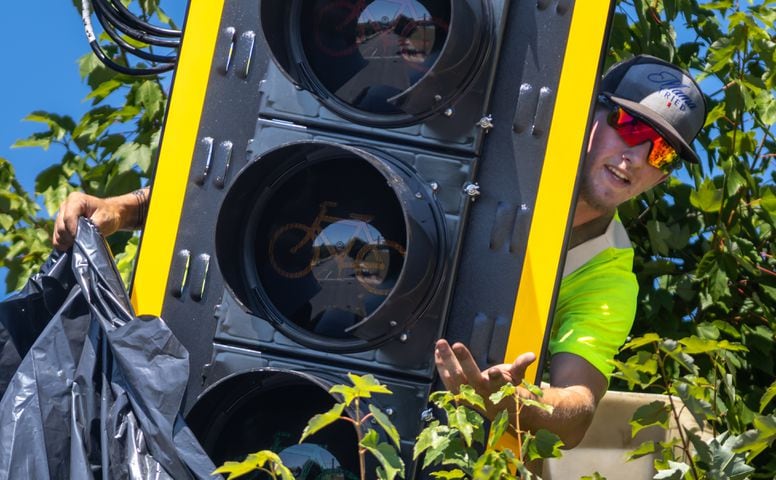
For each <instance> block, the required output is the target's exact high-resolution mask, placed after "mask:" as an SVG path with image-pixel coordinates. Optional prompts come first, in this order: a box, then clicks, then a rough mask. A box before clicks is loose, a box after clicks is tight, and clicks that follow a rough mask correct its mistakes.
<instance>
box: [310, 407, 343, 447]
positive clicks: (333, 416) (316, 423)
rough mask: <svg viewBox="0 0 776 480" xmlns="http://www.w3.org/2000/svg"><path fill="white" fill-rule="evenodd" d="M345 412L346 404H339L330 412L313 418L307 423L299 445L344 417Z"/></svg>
mask: <svg viewBox="0 0 776 480" xmlns="http://www.w3.org/2000/svg"><path fill="white" fill-rule="evenodd" d="M343 410H345V404H344V403H337V404H335V405H334V406H333V407H331V410H329V411H328V412H326V413H319V414H317V415H315V416H313V418H311V419H310V421H309V422H307V426H306V427H304V431H302V437H301V438H300V439H299V443H302V442H303V441H304V439H305V438H307V437H309V436H310V435H312V434H314V433H316V432H317V431H318V430H320V429H322V428H323V427H326V426H328V425H331V424H332V423H334V422H336V421H337V420H339V418H340V417H341V416H342V412H343Z"/></svg>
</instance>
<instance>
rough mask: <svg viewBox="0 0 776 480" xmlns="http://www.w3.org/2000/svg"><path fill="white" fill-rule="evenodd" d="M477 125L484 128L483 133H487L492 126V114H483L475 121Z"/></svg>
mask: <svg viewBox="0 0 776 480" xmlns="http://www.w3.org/2000/svg"><path fill="white" fill-rule="evenodd" d="M477 126H478V127H480V128H481V129H483V130H485V133H487V132H488V131H489V130H490V129H491V128H493V116H492V115H490V114H488V115H485V116H484V117H482V118H481V119H480V121H479V122H477Z"/></svg>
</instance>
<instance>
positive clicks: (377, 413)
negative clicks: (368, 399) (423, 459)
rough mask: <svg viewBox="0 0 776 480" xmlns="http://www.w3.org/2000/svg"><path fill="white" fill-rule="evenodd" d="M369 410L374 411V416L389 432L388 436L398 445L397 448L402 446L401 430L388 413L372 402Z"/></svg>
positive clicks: (387, 432)
mask: <svg viewBox="0 0 776 480" xmlns="http://www.w3.org/2000/svg"><path fill="white" fill-rule="evenodd" d="M369 411H370V412H372V416H373V417H374V419H375V420H376V421H377V423H378V424H379V425H380V426H381V427H382V428H383V430H385V433H386V434H388V438H390V439H391V441H392V442H393V444H394V445H396V448H401V445H400V444H399V432H398V431H397V430H396V427H395V426H394V425H393V423H392V422H391V420H390V419H389V418H388V415H386V414H385V413H383V411H382V410H380V409H379V408H377V407H376V406H374V405H372V404H371V403H370V404H369Z"/></svg>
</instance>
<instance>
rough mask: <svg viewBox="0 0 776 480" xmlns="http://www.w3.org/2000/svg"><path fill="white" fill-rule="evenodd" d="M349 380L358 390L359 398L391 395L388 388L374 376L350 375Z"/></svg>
mask: <svg viewBox="0 0 776 480" xmlns="http://www.w3.org/2000/svg"><path fill="white" fill-rule="evenodd" d="M348 378H349V379H350V381H351V382H353V386H354V387H355V388H356V396H358V397H359V398H370V397H371V396H372V394H373V393H385V394H389V395H390V394H391V393H392V392H391V391H390V390H388V387H386V386H385V385H383V384H381V383H380V382H378V381H377V379H376V378H375V377H374V375H372V374H368V375H363V376H359V375H355V374H353V373H348Z"/></svg>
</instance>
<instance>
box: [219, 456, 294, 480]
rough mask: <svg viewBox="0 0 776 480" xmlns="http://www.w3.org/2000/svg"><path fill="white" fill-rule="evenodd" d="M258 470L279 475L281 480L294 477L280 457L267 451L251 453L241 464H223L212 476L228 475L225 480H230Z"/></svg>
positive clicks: (291, 479) (288, 479)
mask: <svg viewBox="0 0 776 480" xmlns="http://www.w3.org/2000/svg"><path fill="white" fill-rule="evenodd" d="M260 469H262V470H265V471H267V472H270V473H272V474H273V475H275V476H278V475H279V476H280V478H281V479H282V480H294V475H293V474H292V473H291V471H290V470H289V469H288V468H287V467H286V466H285V465H283V461H282V460H281V459H280V457H279V456H278V455H277V454H276V453H275V452H272V451H269V450H262V451H260V452H256V453H251V454H249V455H248V456H246V457H245V460H243V461H242V462H225V463H224V464H223V465H222V466H220V467H218V468H217V469H215V470H214V471H213V473H212V474H213V475H215V474H217V473H228V474H229V476H228V477H227V480H231V479H232V478H237V477H241V476H243V475H246V474H248V473H251V472H253V471H255V470H260Z"/></svg>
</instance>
